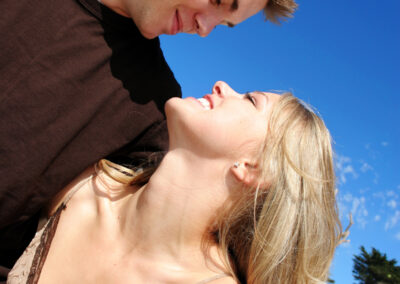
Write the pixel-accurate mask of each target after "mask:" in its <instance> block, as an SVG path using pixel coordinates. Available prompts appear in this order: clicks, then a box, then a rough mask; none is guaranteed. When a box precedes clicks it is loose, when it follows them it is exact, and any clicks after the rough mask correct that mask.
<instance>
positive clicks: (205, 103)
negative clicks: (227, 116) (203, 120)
mask: <svg viewBox="0 0 400 284" xmlns="http://www.w3.org/2000/svg"><path fill="white" fill-rule="evenodd" d="M198 101H199V102H200V103H201V105H202V106H203V107H204V108H205V109H207V110H209V109H211V106H210V102H209V101H208V100H206V99H204V98H200V99H198Z"/></svg>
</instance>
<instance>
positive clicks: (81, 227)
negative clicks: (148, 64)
mask: <svg viewBox="0 0 400 284" xmlns="http://www.w3.org/2000/svg"><path fill="white" fill-rule="evenodd" d="M165 109H166V114H167V122H168V129H169V135H170V149H169V151H168V153H166V155H165V157H164V158H163V160H162V162H161V163H160V165H159V166H158V167H157V169H156V170H155V171H154V173H153V170H152V169H150V168H146V169H145V170H144V171H141V170H131V169H128V168H126V167H122V166H120V165H116V164H113V163H111V162H109V161H105V160H103V161H100V162H99V164H98V165H97V167H94V168H89V169H88V170H87V171H85V172H84V173H83V174H82V175H81V176H79V177H78V178H77V179H76V180H75V181H73V182H72V183H71V184H70V186H68V187H67V188H66V189H64V190H63V192H62V193H61V194H60V195H59V196H58V197H57V198H56V199H55V200H54V201H53V202H52V204H51V205H50V207H49V211H48V214H49V215H51V216H53V217H51V218H50V221H49V222H48V223H47V225H46V226H45V227H44V229H43V230H44V233H43V234H41V233H40V232H41V231H40V232H39V233H38V234H37V236H36V242H41V243H42V244H41V245H40V246H39V248H38V249H36V248H35V240H34V241H33V243H32V244H31V245H30V247H29V248H28V249H27V251H26V252H25V255H24V256H23V257H22V258H21V259H20V260H19V261H18V262H17V264H16V266H15V267H14V269H13V271H12V272H11V273H10V276H9V283H18V281H17V280H18V277H20V276H21V275H22V274H24V273H22V272H21V270H24V267H27V266H28V267H29V266H30V264H29V261H30V260H29V256H28V255H29V254H31V255H34V254H36V257H34V259H33V265H32V268H30V276H29V281H32V283H36V281H39V283H55V282H56V281H57V282H61V283H93V282H101V283H216V284H217V283H320V282H323V281H325V280H326V279H327V276H328V272H329V265H330V262H331V260H332V257H333V253H334V249H335V247H336V245H337V244H338V242H339V238H340V235H341V225H340V222H339V219H338V214H337V209H336V203H335V192H334V189H335V185H334V181H335V176H334V172H333V165H332V149H331V141H330V136H329V132H328V131H327V129H326V128H325V125H324V123H323V122H322V120H321V119H320V118H318V116H316V115H315V114H314V113H313V112H312V111H311V110H310V109H309V108H307V107H305V106H304V105H303V104H302V103H300V102H299V101H298V100H297V99H296V98H294V97H293V96H291V95H290V94H285V95H282V96H279V95H277V94H272V93H262V92H253V93H248V94H245V95H240V94H238V93H236V92H234V91H233V90H232V89H231V88H230V87H229V86H228V85H227V84H225V83H223V82H217V83H216V84H215V85H214V87H213V92H212V94H210V95H206V96H204V98H202V99H199V100H197V99H194V98H186V99H183V100H182V99H178V98H173V99H170V100H169V101H168V102H167V104H166V107H165ZM149 176H150V178H149V179H148V177H149ZM60 204H61V205H60ZM57 208H58V209H57ZM57 223H58V225H57ZM53 236H54V237H53ZM40 239H41V241H40ZM46 249H48V252H46ZM46 255H47V257H46ZM23 262H25V263H28V265H23ZM28 274H29V269H28V271H27V272H25V275H28ZM23 281H25V280H23Z"/></svg>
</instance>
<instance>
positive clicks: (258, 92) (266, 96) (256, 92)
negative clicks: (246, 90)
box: [251, 91, 269, 104]
mask: <svg viewBox="0 0 400 284" xmlns="http://www.w3.org/2000/svg"><path fill="white" fill-rule="evenodd" d="M251 93H253V94H259V95H263V96H264V97H265V99H266V100H267V104H268V103H269V97H268V95H267V94H266V93H265V92H261V91H254V92H251Z"/></svg>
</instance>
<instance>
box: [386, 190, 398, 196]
mask: <svg viewBox="0 0 400 284" xmlns="http://www.w3.org/2000/svg"><path fill="white" fill-rule="evenodd" d="M386 195H387V196H389V197H392V196H396V193H395V192H394V191H393V190H389V191H388V192H386Z"/></svg>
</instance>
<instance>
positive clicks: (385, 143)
mask: <svg viewBox="0 0 400 284" xmlns="http://www.w3.org/2000/svg"><path fill="white" fill-rule="evenodd" d="M381 145H382V146H383V147H386V146H387V145H389V143H388V142H386V141H382V142H381Z"/></svg>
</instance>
